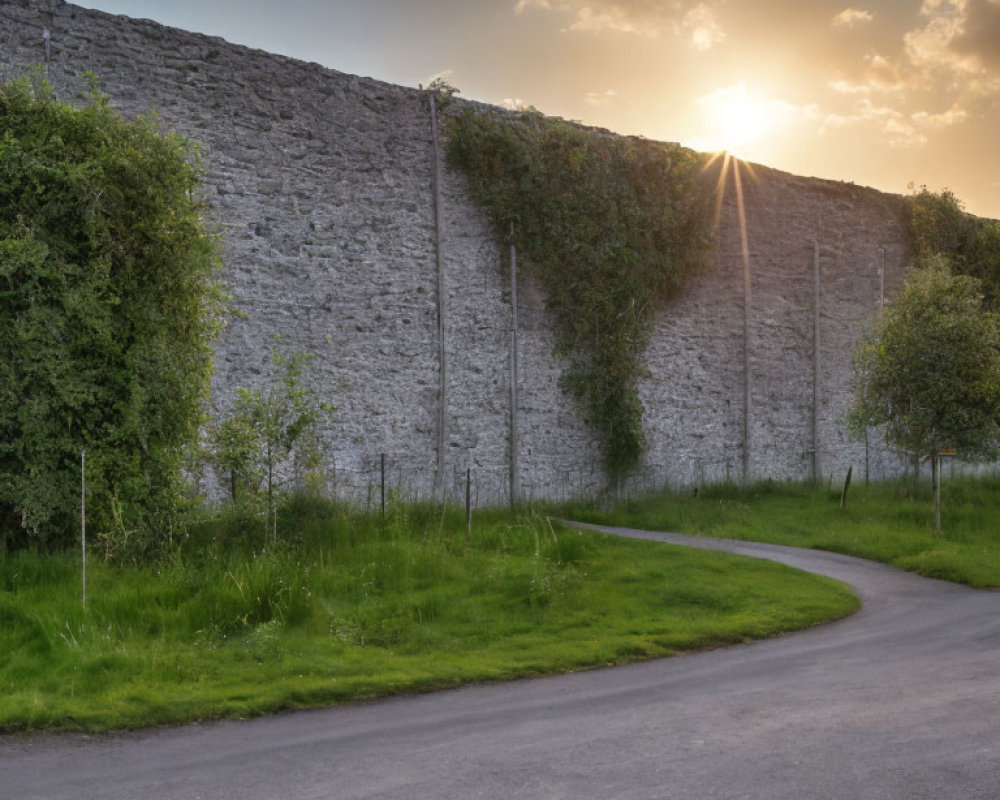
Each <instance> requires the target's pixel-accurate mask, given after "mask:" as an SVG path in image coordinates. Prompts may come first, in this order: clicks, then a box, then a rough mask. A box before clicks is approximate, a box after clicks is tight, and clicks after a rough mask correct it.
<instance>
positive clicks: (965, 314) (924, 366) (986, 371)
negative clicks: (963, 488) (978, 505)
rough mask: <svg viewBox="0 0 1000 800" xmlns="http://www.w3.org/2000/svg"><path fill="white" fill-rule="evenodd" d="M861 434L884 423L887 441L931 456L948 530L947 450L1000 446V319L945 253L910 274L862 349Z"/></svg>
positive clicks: (987, 452) (857, 363)
mask: <svg viewBox="0 0 1000 800" xmlns="http://www.w3.org/2000/svg"><path fill="white" fill-rule="evenodd" d="M854 368H855V377H854V388H855V400H854V405H853V407H852V408H851V410H850V414H849V421H850V424H851V428H852V430H853V431H854V433H856V434H860V435H863V433H864V430H865V429H866V427H867V426H872V425H882V426H884V428H883V431H884V435H885V440H886V442H887V443H888V444H889V445H891V446H893V447H897V448H900V449H903V450H907V451H910V452H912V453H915V454H918V455H919V456H926V457H929V458H930V460H931V465H932V471H933V478H934V519H935V528H936V529H938V530H940V527H941V491H940V453H941V451H943V450H951V449H954V450H956V451H957V452H958V454H960V455H962V456H963V457H966V458H977V457H989V456H993V455H995V454H996V453H997V444H998V434H1000V429H998V426H997V416H998V414H1000V320H998V316H997V315H996V314H994V313H993V312H990V311H988V310H986V309H985V308H984V306H983V302H982V295H981V293H980V287H979V283H978V281H976V280H975V279H974V278H970V277H968V276H965V275H952V274H951V272H950V270H949V267H948V262H947V260H946V259H945V258H943V257H941V256H936V257H930V258H928V259H925V261H924V263H923V265H922V266H920V267H917V268H914V269H912V270H911V271H910V273H909V275H908V277H907V280H906V284H905V286H904V288H903V291H902V293H901V294H900V296H899V297H898V298H897V299H896V300H895V301H894V302H893V303H892V305H890V306H889V307H888V308H887V309H886V312H885V315H884V317H883V319H882V322H881V324H880V325H878V326H877V327H876V328H875V329H873V330H872V331H871V332H870V333H869V334H868V335H866V336H865V337H864V338H863V340H862V342H861V344H860V346H859V349H858V351H857V353H856V355H855V359H854Z"/></svg>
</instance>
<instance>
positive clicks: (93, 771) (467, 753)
mask: <svg viewBox="0 0 1000 800" xmlns="http://www.w3.org/2000/svg"><path fill="white" fill-rule="evenodd" d="M581 527H583V526H581ZM604 530H609V531H611V532H613V533H617V534H620V535H624V536H635V537H642V538H650V539H656V540H659V541H664V542H675V543H679V544H689V545H694V546H696V547H707V548H714V549H719V550H727V551H730V552H735V553H741V554H744V555H748V556H756V557H759V558H768V559H772V560H775V561H780V562H783V563H785V564H790V565H791V566H794V567H799V568H801V569H805V570H808V571H810V572H816V573H820V574H823V575H829V576H830V577H833V578H836V579H838V580H841V581H844V582H846V583H849V584H850V585H852V586H853V587H854V588H855V589H856V591H857V592H858V594H859V596H860V597H861V599H862V601H863V607H862V610H861V611H860V612H858V613H857V614H854V615H852V616H851V617H848V618H846V619H843V620H840V621H838V622H834V623H831V624H828V625H823V626H819V627H816V628H812V629H810V630H807V631H802V632H799V633H795V634H790V635H787V636H782V637H779V638H776V639H770V640H766V641H762V642H756V643H753V644H748V645H740V646H737V647H730V648H725V649H721V650H715V651H711V652H705V653H699V654H696V655H690V656H683V657H678V658H671V659H665V660H660V661H651V662H646V663H643V664H636V665H630V666H625V667H618V668H614V669H604V670H594V671H590V672H582V673H577V674H573V675H566V676H561V677H555V678H543V679H538V680H530V681H520V682H515V683H509V684H498V685H490V686H471V687H467V688H463V689H458V690H455V691H447V692H439V693H435V694H429V695H423V696H418V697H411V698H403V699H396V700H390V701H385V702H377V703H370V704H364V705H356V706H346V707H340V708H333V709H327V710H322V711H311V712H298V713H294V714H286V715H279V716H276V717H270V718H265V719H259V720H254V721H251V722H223V723H213V724H206V725H197V726H187V727H180V728H170V729H160V730H153V731H149V732H142V733H138V734H123V735H115V736H107V737H105V736H94V737H88V736H75V735H73V736H69V735H64V736H37V737H27V738H23V737H6V738H0V798H3V800H64V799H65V800H70V799H71V800H97V799H98V798H100V800H111V799H112V798H113V799H114V800H119V799H121V800H173V799H175V798H176V799H177V800H181V799H182V798H183V800H199V799H200V800H209V798H210V799H211V800H217V799H220V800H221V799H222V798H239V799H240V800H255V799H256V798H267V800H278V799H279V798H280V799H281V800H285V799H287V800H304V798H337V799H338V800H339V799H340V798H385V799H388V798H399V799H400V800H403V799H404V798H405V800H444V799H445V798H455V800H470V799H471V798H496V799H497V800H513V799H514V798H567V800H569V799H570V798H572V800H581V799H583V798H600V800H611V799H612V798H635V799H636V800H651V799H652V798H692V799H693V800H707V799H708V798H724V800H737V799H749V798H753V799H754V800H784V799H785V798H787V799H788V800H820V799H821V798H836V799H837V800H875V799H876V798H878V799H879V800H882V799H883V798H884V799H885V800H917V799H918V798H934V800H949V799H950V798H955V799H956V800H958V799H959V798H960V799H961V800H972V799H973V798H988V799H989V800H997V798H1000V594H998V593H992V592H977V591H973V590H971V589H966V588H963V587H960V586H954V585H951V584H947V583H942V582H939V581H932V580H928V579H926V578H920V577H917V576H915V575H910V574H906V573H902V572H899V571H897V570H893V569H891V568H889V567H885V566H882V565H879V564H874V563H870V562H867V561H861V560H858V559H854V558H849V557H847V556H840V555H835V554H830V553H821V552H816V551H808V550H798V549H795V548H787V547H779V546H775V545H764V544H755V543H750V542H736V541H726V540H715V539H692V538H689V537H685V536H680V535H674V534H660V533H640V532H638V531H628V530H623V529H604Z"/></svg>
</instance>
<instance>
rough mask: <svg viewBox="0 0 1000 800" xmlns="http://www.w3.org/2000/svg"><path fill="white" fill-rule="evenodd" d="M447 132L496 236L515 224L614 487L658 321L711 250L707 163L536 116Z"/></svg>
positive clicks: (462, 123)
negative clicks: (704, 171) (668, 301)
mask: <svg viewBox="0 0 1000 800" xmlns="http://www.w3.org/2000/svg"><path fill="white" fill-rule="evenodd" d="M448 132H449V145H448V147H449V151H448V152H449V157H450V159H451V161H452V163H454V164H455V165H457V166H458V167H460V168H461V169H462V170H464V172H465V174H466V175H467V176H468V178H469V183H470V186H471V189H472V194H473V197H474V198H475V200H476V201H477V202H478V203H479V204H480V205H481V206H482V207H483V208H484V209H485V210H486V212H487V214H488V215H489V218H490V220H491V221H492V223H493V226H494V229H495V231H496V234H497V236H498V237H499V238H500V240H501V241H509V239H510V236H511V231H512V230H513V241H514V244H515V245H516V246H517V251H518V265H519V266H523V268H524V271H525V272H527V273H529V274H531V275H533V276H535V277H537V278H538V279H539V280H540V282H541V283H542V285H543V287H544V289H545V293H546V302H547V305H548V307H549V309H550V310H551V311H552V312H553V314H554V317H555V322H556V352H557V354H558V355H560V356H562V357H563V358H564V359H565V361H566V368H565V371H564V374H563V385H564V388H565V389H567V390H568V391H569V393H570V394H571V395H572V396H573V397H574V398H575V399H576V400H577V402H578V404H579V407H580V409H581V411H582V414H583V417H584V419H585V421H586V422H587V423H588V424H589V425H590V426H591V427H592V428H593V430H594V431H595V432H596V433H597V435H598V437H599V440H600V442H601V445H602V447H603V453H604V459H605V466H606V469H607V472H608V476H609V478H611V479H612V480H613V481H614V480H617V479H619V478H621V477H623V476H625V475H626V474H628V473H629V472H630V471H631V470H632V469H633V468H635V467H636V466H637V465H638V462H639V459H640V457H641V454H642V451H643V447H644V438H643V430H642V407H641V404H640V402H639V396H638V388H639V380H640V378H641V377H642V374H643V370H644V367H643V353H644V351H645V348H646V345H647V344H648V342H649V336H650V333H651V331H652V325H653V318H654V313H655V312H656V310H657V309H658V308H660V307H661V306H662V304H663V302H664V301H665V300H666V299H667V298H669V297H670V296H671V295H673V294H674V293H675V292H676V291H677V289H678V288H679V287H680V286H681V285H682V283H683V281H684V279H685V277H686V276H688V275H689V274H690V273H691V271H692V270H694V269H695V268H697V267H698V266H699V265H700V264H702V263H703V262H704V261H705V259H706V256H707V255H708V253H709V252H710V249H711V233H710V224H709V223H710V220H711V213H710V194H709V191H708V188H709V187H708V183H707V182H706V181H704V180H701V179H700V175H701V173H702V168H703V166H704V161H703V158H702V157H701V156H699V155H698V154H697V153H695V152H693V151H691V150H688V149H686V148H683V147H681V146H680V145H677V144H666V143H661V142H653V141H648V140H646V139H641V138H636V137H624V136H615V135H612V134H609V133H607V132H604V131H597V130H593V129H587V128H584V127H582V126H580V125H577V124H573V123H569V122H565V121H563V120H561V119H553V118H549V117H545V116H542V115H541V114H540V113H538V112H537V111H534V110H528V111H524V112H522V113H520V114H501V113H497V112H493V113H490V112H487V113H480V112H477V111H474V110H466V111H464V112H460V113H457V114H455V115H453V116H451V117H450V118H449V120H448Z"/></svg>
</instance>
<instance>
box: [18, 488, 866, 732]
mask: <svg viewBox="0 0 1000 800" xmlns="http://www.w3.org/2000/svg"><path fill="white" fill-rule="evenodd" d="M278 521H279V523H278V524H279V536H278V542H277V543H267V544H265V538H264V534H263V525H262V523H261V522H260V521H259V520H256V519H254V518H253V517H250V516H248V515H246V514H242V513H237V512H225V513H220V514H216V515H213V516H210V517H206V518H205V519H203V520H201V521H200V522H199V523H198V524H196V525H195V526H194V527H193V528H192V529H191V532H190V534H189V536H188V537H187V539H186V540H185V541H184V542H183V543H182V545H181V546H180V547H179V548H178V549H177V550H176V551H175V552H173V553H172V554H171V555H170V556H169V557H167V558H165V559H163V560H161V561H159V562H157V563H155V564H149V565H145V566H136V567H121V566H114V565H112V564H109V563H104V562H101V561H99V560H97V561H96V562H95V561H92V563H91V565H90V566H89V568H88V576H89V585H88V593H87V598H88V605H87V608H86V610H84V609H83V608H81V604H80V573H79V565H78V563H77V558H78V554H76V553H63V554H57V555H41V554H38V553H32V552H20V553H17V554H14V555H7V556H0V729H2V730H7V731H11V730H27V729H36V728H68V729H86V730H103V729H108V728H115V727H123V726H140V725H149V724H154V723H167V722H181V721H186V720H193V719H202V718H209V717H218V716H249V715H255V714H261V713H266V712H270V711H274V710H277V709H283V708H300V707H307V706H316V705H323V704H329V703H338V702H344V701H351V700H358V699H363V698H370V697H378V696H384V695H387V694H393V693H397V692H413V691H424V690H429V689H434V688H439V687H445V686H453V685H456V684H459V683H462V682H467V681H490V680H500V679H507V678H514V677H521V676H527V675H536V674H541V673H551V672H559V671H565V670H573V669H581V668H587V667H594V666H600V665H605V664H613V663H620V662H622V661H628V660H632V659H636V658H647V657H651V656H660V655H668V654H671V653H674V652H679V651H684V650H691V649H697V648H703V647H711V646H716V645H719V644H723V643H728V642H735V641H743V640H745V639H749V638H754V637H760V636H767V635H771V634H774V633H777V632H779V631H782V630H787V629H791V628H795V627H802V626H806V625H810V624H813V623H816V622H819V621H822V620H826V619H830V618H832V617H835V616H839V615H842V614H845V613H847V612H849V611H850V610H852V609H853V608H854V607H855V600H854V598H853V596H852V595H851V594H850V592H849V591H848V590H846V589H845V588H844V587H842V586H840V585H837V584H834V583H832V582H830V581H826V580H822V579H819V578H815V577H813V576H808V575H805V574H803V573H798V572H795V571H793V570H789V569H786V568H783V567H780V566H779V565H775V564H767V563H764V562H757V561H749V560H745V559H736V558H735V557H730V556H725V555H722V554H712V553H700V552H694V551H689V550H686V549H684V548H672V547H667V546H664V545H659V544H654V543H650V542H638V541H628V540H619V539H614V538H612V537H605V536H600V535H594V534H586V533H581V532H578V531H573V530H566V529H561V528H559V527H558V526H552V525H550V524H549V522H548V521H547V519H546V518H545V517H544V516H542V515H540V514H538V513H534V512H532V511H525V512H524V513H521V514H518V515H511V514H509V513H506V512H500V511H488V512H480V513H479V514H478V515H477V518H476V523H475V528H474V531H473V535H472V537H471V539H470V540H468V541H467V540H466V535H465V520H464V515H463V514H462V513H461V512H460V511H458V510H454V509H445V510H444V511H442V509H441V508H439V507H433V506H429V505H409V506H402V505H398V506H395V507H393V509H392V510H391V512H390V513H389V514H388V515H387V517H386V518H385V519H382V518H381V517H380V516H378V515H374V516H367V515H364V514H358V513H355V512H353V511H351V510H349V509H345V508H343V507H339V506H337V505H335V504H331V503H328V502H322V501H315V500H308V499H303V498H298V499H295V500H293V501H291V502H289V503H288V504H286V505H285V506H284V507H282V508H281V509H280V512H279V516H278Z"/></svg>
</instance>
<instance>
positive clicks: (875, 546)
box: [559, 476, 1000, 588]
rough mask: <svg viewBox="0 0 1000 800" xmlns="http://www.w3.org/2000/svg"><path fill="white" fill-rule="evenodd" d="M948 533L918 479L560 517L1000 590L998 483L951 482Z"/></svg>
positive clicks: (645, 503)
mask: <svg viewBox="0 0 1000 800" xmlns="http://www.w3.org/2000/svg"><path fill="white" fill-rule="evenodd" d="M942 497H943V506H942V507H943V510H942V528H943V530H942V532H941V533H935V532H934V530H933V529H932V522H933V519H932V513H933V511H932V505H931V500H932V498H931V487H930V484H929V482H918V481H914V480H912V479H905V480H900V481H892V482H885V483H873V484H872V485H870V486H867V487H866V486H864V485H858V484H857V483H855V484H854V485H852V486H851V488H850V490H849V492H848V495H847V504H846V508H844V509H841V508H840V491H839V490H832V489H831V488H828V487H823V486H817V485H815V484H790V483H773V482H763V483H756V484H750V485H747V486H743V487H741V486H737V485H733V484H723V485H718V486H708V487H705V488H704V489H703V490H702V491H701V492H700V493H699V494H698V496H693V494H692V493H691V492H678V493H670V492H666V493H662V494H654V495H649V496H647V497H643V498H640V499H636V500H633V501H630V502H624V503H620V504H618V505H617V506H616V507H615V508H614V509H613V510H611V511H601V510H597V509H595V508H594V507H593V506H592V505H587V504H577V505H574V506H572V507H567V508H562V509H560V512H559V513H560V514H561V515H562V516H571V518H573V519H578V520H580V521H587V522H597V523H604V524H608V525H620V526H624V527H632V528H639V529H643V530H658V531H676V532H679V533H688V534H695V535H704V536H717V537H724V538H731V539H747V540H753V541H759V542H773V543H775V544H786V545H793V546H795V547H809V548H815V549H819V550H831V551H833V552H837V553H845V554H848V555H854V556H859V557H861V558H868V559H872V560H874V561H882V562H884V563H886V564H891V565H893V566H895V567H899V568H900V569H904V570H907V571H910V572H917V573H919V574H921V575H926V576H927V577H930V578H940V579H943V580H948V581H953V582H955V583H963V584H967V585H969V586H974V587H978V588H995V587H1000V477H998V476H991V477H981V478H973V477H955V478H952V477H950V476H946V477H945V479H944V485H943V490H942Z"/></svg>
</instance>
